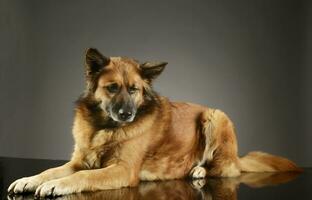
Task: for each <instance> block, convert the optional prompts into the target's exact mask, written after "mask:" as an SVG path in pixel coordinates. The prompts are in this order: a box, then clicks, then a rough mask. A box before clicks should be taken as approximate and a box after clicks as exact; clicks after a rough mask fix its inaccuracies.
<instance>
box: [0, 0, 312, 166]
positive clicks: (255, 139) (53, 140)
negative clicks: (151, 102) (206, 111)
mask: <svg viewBox="0 0 312 200" xmlns="http://www.w3.org/2000/svg"><path fill="white" fill-rule="evenodd" d="M0 23H1V24H0V25H1V26H0V44H1V46H0V48H1V53H0V61H1V62H0V63H1V64H0V67H1V69H0V70H1V71H0V89H1V92H0V156H7V157H22V158H46V159H65V160H67V159H69V158H70V156H71V152H72V149H73V139H72V135H71V127H72V120H73V108H74V101H75V100H76V99H77V97H78V96H79V95H80V94H81V93H82V91H83V90H84V76H83V68H84V60H83V59H84V51H85V49H86V48H88V47H96V48H98V49H99V50H100V51H102V52H103V54H104V55H107V56H128V57H134V58H136V59H139V60H141V61H146V60H156V61H167V62H169V64H168V66H167V68H166V69H165V71H164V73H163V74H162V75H161V76H160V77H159V79H158V80H157V81H156V82H155V89H156V90H157V91H159V93H160V94H161V95H164V96H168V97H170V98H171V99H172V100H178V101H190V102H194V103H200V104H203V105H207V106H209V107H214V108H220V109H222V110H223V111H225V112H226V113H227V114H228V115H229V116H230V117H231V119H232V120H233V121H234V123H235V126H236V130H237V137H238V142H239V154H240V155H244V154H246V153H247V152H249V151H251V150H263V151H266V152H269V153H273V154H278V155H281V156H285V157H288V158H290V159H292V160H294V161H296V162H297V163H298V164H299V165H301V166H305V167H306V166H310V167H311V166H312V145H311V141H312V133H311V132H312V128H311V125H310V124H309V123H310V122H311V120H312V105H311V102H312V89H311V86H312V79H311V78H312V69H311V65H312V58H311V52H312V3H311V1H300V0H273V1H272V0H237V1H231V0H228V1H209V0H201V1H200V0H197V1H190V0H189V1H185V0H171V1H159V0H158V1H146V0H140V1H138V0H133V1H120V0H105V1H77V0H76V1H74V0H68V1H52V0H28V1H23V0H1V1H0Z"/></svg>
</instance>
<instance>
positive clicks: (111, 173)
mask: <svg viewBox="0 0 312 200" xmlns="http://www.w3.org/2000/svg"><path fill="white" fill-rule="evenodd" d="M138 182H139V179H138V177H137V175H135V174H134V173H133V172H132V171H131V170H130V168H129V167H128V166H127V165H125V164H113V165H110V166H108V167H106V168H102V169H93V170H83V171H79V172H77V173H75V174H72V175H70V176H67V177H64V178H60V179H55V180H51V181H48V182H46V183H43V184H42V185H40V186H39V187H38V188H37V190H36V193H35V196H40V197H45V196H60V195H65V194H71V193H77V192H82V191H96V190H107V189H117V188H121V187H127V186H135V185H137V184H138Z"/></svg>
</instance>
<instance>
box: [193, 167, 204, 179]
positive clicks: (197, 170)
mask: <svg viewBox="0 0 312 200" xmlns="http://www.w3.org/2000/svg"><path fill="white" fill-rule="evenodd" d="M206 175H207V172H206V169H205V168H203V167H200V166H196V167H194V168H193V169H192V170H191V172H190V176H191V177H193V178H205V177H206Z"/></svg>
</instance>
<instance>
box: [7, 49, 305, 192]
mask: <svg viewBox="0 0 312 200" xmlns="http://www.w3.org/2000/svg"><path fill="white" fill-rule="evenodd" d="M166 64H167V63H164V62H162V63H150V62H146V63H144V64H139V63H138V62H137V61H135V60H133V59H129V58H122V57H111V58H106V57H104V56H103V55H102V54H101V53H100V52H99V51H97V50H96V49H88V50H87V53H86V72H85V75H86V81H87V84H86V85H87V86H86V91H85V93H84V95H83V96H82V97H81V98H79V99H78V101H77V106H76V114H75V119H74V126H73V135H74V139H75V149H74V153H73V155H72V158H71V160H70V161H69V162H68V163H67V164H65V165H63V166H61V167H57V168H53V169H49V170H46V171H44V172H42V173H40V174H38V175H35V176H31V177H25V178H21V179H18V180H17V181H15V182H14V183H12V184H11V185H10V187H9V189H8V191H9V192H14V193H21V192H32V191H35V194H36V195H37V196H49V195H52V196H54V195H64V194H69V193H75V192H81V191H95V190H106V189H116V188H121V187H127V186H136V185H137V184H138V183H139V181H140V180H148V181H152V180H165V179H177V178H183V177H186V176H191V177H193V178H203V177H206V176H221V177H233V176H239V175H240V174H241V172H274V171H300V170H301V169H300V168H298V167H297V166H296V165H295V164H294V163H293V162H291V161H289V160H287V159H284V158H281V157H277V156H273V155H269V154H266V153H261V152H253V153H249V154H248V155H247V156H245V157H243V158H239V157H238V156H237V141H236V137H235V132H234V127H233V124H232V122H231V121H230V119H229V118H228V117H227V116H226V114H224V113H223V112H222V111H220V110H217V109H211V108H207V107H204V106H200V105H195V104H191V103H175V102H170V101H169V100H168V99H167V98H165V97H160V96H158V95H157V93H155V92H154V91H153V89H152V81H153V79H155V78H156V77H157V76H158V75H159V74H160V73H161V72H162V71H163V69H164V67H165V65H166Z"/></svg>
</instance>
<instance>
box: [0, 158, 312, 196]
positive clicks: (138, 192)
mask: <svg viewBox="0 0 312 200" xmlns="http://www.w3.org/2000/svg"><path fill="white" fill-rule="evenodd" d="M63 163H65V161H52V160H35V159H16V158H0V197H1V198H2V199H18V200H22V199H25V200H26V199H33V196H32V195H31V194H30V195H24V196H21V195H18V196H11V197H8V196H7V192H6V190H7V187H8V186H9V184H10V183H11V182H12V181H14V180H15V179H17V178H20V177H23V176H29V175H33V174H36V173H39V172H41V171H42V170H44V169H47V168H50V167H54V166H58V165H61V164H63ZM57 199H58V200H76V199H79V200H87V199H88V200H91V199H125V200H128V199H130V200H132V199H159V200H165V199H183V200H187V199H206V200H212V199H213V200H215V199H217V200H230V199H231V200H232V199H239V200H242V199H249V200H250V199H251V200H257V199H261V200H269V199H274V200H276V199H292V200H294V199H309V200H310V199H312V169H305V171H304V172H303V173H302V174H294V173H277V174H272V173H258V174H252V173H250V174H243V175H242V176H241V177H238V178H227V179H212V178H210V179H205V180H195V181H192V180H173V181H158V182H143V183H141V184H140V185H139V186H138V187H135V188H123V189H119V190H109V191H101V192H94V193H81V194H74V195H68V196H64V197H59V198H57Z"/></svg>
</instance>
